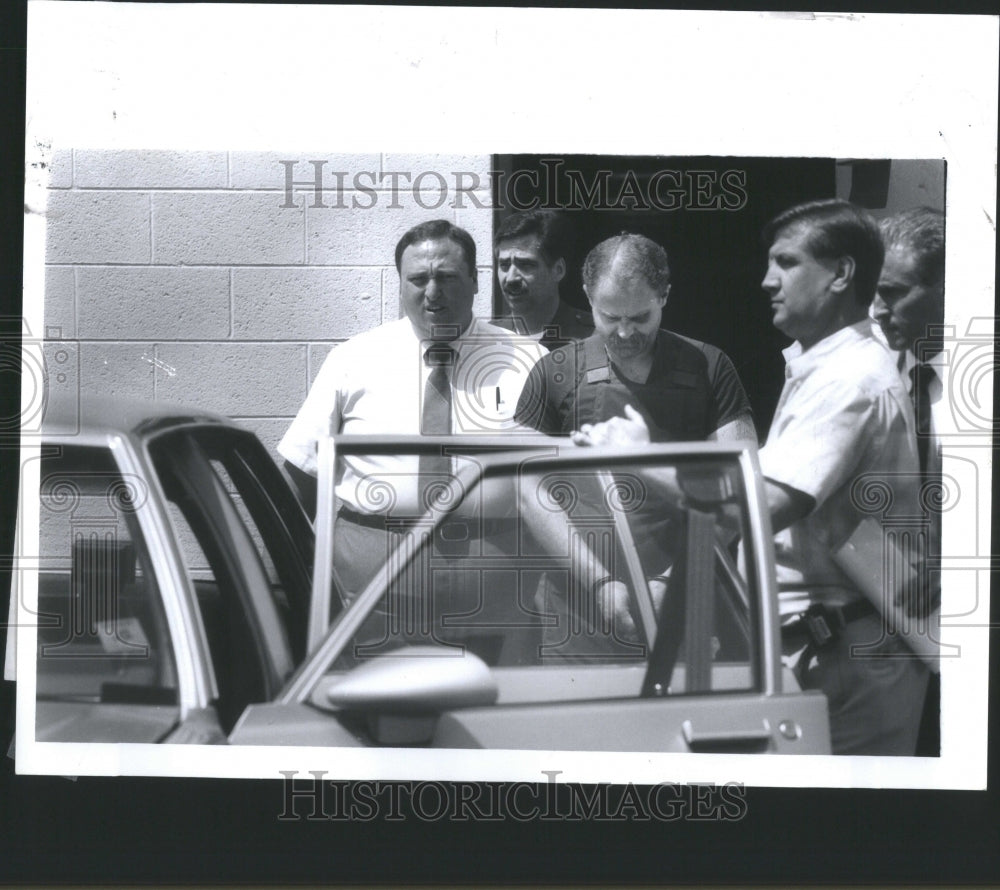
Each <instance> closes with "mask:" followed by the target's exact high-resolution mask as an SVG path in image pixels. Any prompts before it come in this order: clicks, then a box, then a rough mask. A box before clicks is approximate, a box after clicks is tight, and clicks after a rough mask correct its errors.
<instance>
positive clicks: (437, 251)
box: [399, 238, 479, 340]
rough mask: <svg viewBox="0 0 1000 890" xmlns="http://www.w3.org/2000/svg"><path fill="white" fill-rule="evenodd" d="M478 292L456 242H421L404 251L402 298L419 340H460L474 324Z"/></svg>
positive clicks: (473, 276)
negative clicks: (473, 304) (473, 308)
mask: <svg viewBox="0 0 1000 890" xmlns="http://www.w3.org/2000/svg"><path fill="white" fill-rule="evenodd" d="M478 290H479V286H478V284H477V283H476V276H475V274H474V273H473V272H470V270H469V267H468V265H467V264H466V261H465V254H464V253H463V252H462V248H461V247H460V246H459V245H458V244H456V243H455V242H454V241H452V240H450V239H448V238H441V239H438V240H434V241H420V242H417V243H416V244H411V245H410V246H409V247H407V248H406V250H404V251H403V256H402V258H401V261H400V266H399V298H400V301H401V302H402V304H403V311H404V312H405V313H406V317H407V318H408V319H409V320H410V324H412V325H413V329H414V330H415V331H416V333H417V335H418V336H419V337H421V338H434V339H437V340H452V339H454V338H455V337H457V336H458V334H460V333H462V332H463V331H464V330H465V329H466V328H467V327H468V326H469V324H470V323H471V322H472V302H473V299H474V298H475V295H476V292H477V291H478Z"/></svg>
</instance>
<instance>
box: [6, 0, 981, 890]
mask: <svg viewBox="0 0 1000 890" xmlns="http://www.w3.org/2000/svg"><path fill="white" fill-rule="evenodd" d="M727 6H729V7H730V8H740V7H733V6H732V5H731V4H727ZM841 6H842V4H838V3H836V2H832V3H831V2H827V3H824V4H823V8H824V9H825V10H828V11H837V10H838V9H839V8H840V7H841ZM742 8H745V9H755V8H758V5H757V4H747V5H746V6H744V7H742ZM938 9H939V6H938V4H936V3H922V4H914V3H908V4H905V5H903V4H881V5H880V10H881V11H887V12H890V11H891V12H895V11H931V12H934V11H937V10H938ZM849 10H850V7H848V6H844V7H843V11H849ZM949 11H950V12H961V11H969V12H979V13H993V14H996V12H997V8H996V6H995V5H994V4H982V3H979V4H972V3H958V4H951V8H950V9H949ZM0 28H2V31H0V36H2V44H0V45H2V46H3V49H2V55H0V77H2V83H3V85H4V89H3V91H2V94H3V105H2V108H3V112H2V113H3V119H2V122H0V132H2V134H3V137H2V138H3V145H4V153H3V164H4V171H3V176H0V199H2V202H3V205H2V210H3V214H4V222H5V225H4V227H3V230H2V231H3V236H2V238H0V294H2V300H3V303H2V305H0V315H3V316H5V320H4V327H3V329H2V330H0V334H3V335H4V336H5V337H7V338H8V339H7V342H8V343H9V336H10V334H11V333H12V330H11V327H12V324H11V322H9V321H8V320H7V319H9V318H10V317H14V318H15V320H16V317H17V316H18V315H19V314H20V287H21V281H20V278H21V272H20V269H21V249H22V244H21V205H22V196H23V192H22V182H23V160H24V158H23V139H22V134H23V131H24V129H23V128H24V104H23V97H24V45H25V43H24V35H25V12H24V5H23V4H21V3H5V4H3V5H2V6H0ZM890 49H891V51H898V50H899V48H895V49H892V48H890ZM178 50H179V60H180V59H181V58H182V51H181V48H178ZM179 63H182V61H179ZM995 218H996V217H995V216H994V219H995ZM13 327H14V328H18V327H19V325H14V326H13ZM15 336H16V334H15ZM5 348H6V347H5ZM13 376H14V375H13V373H12V372H11V371H10V370H9V368H8V366H7V365H6V363H5V364H4V366H3V368H2V370H0V398H2V399H3V403H2V405H0V411H2V413H0V418H2V419H4V420H7V419H9V418H11V417H16V416H17V413H18V408H17V397H18V389H17V385H16V381H15V380H13ZM0 444H2V445H3V450H2V451H0V456H2V461H0V467H2V470H3V477H2V484H3V487H2V492H0V494H2V497H0V553H2V554H4V555H6V554H9V553H10V552H11V548H12V540H13V515H14V504H15V500H14V498H15V486H16V480H17V460H16V458H14V457H13V453H12V452H11V451H10V448H9V446H10V445H11V442H10V441H9V437H8V439H7V440H5V441H0ZM992 552H994V553H997V552H1000V548H998V547H997V545H996V540H995V539H994V546H993V551H992ZM0 572H2V574H0V590H3V591H4V600H5V598H6V591H7V590H8V581H9V564H3V565H0ZM998 601H1000V587H998V586H997V585H994V616H995V615H996V611H997V602H998ZM0 606H3V612H2V613H0V614H3V615H6V606H5V603H0ZM996 621H997V618H996V617H994V623H995V622H996ZM993 662H994V671H991V673H992V674H993V677H992V679H993V680H994V684H993V685H994V688H995V686H996V683H995V681H996V675H995V659H993ZM13 700H14V696H13V689H12V688H11V685H10V684H6V683H4V684H3V686H2V697H0V708H2V711H0V718H2V720H0V745H2V748H3V751H6V748H7V745H8V742H9V739H10V736H11V733H12V730H13ZM995 702H996V696H995V695H994V696H993V698H992V701H991V706H990V723H991V724H992V725H993V726H994V727H995V726H996V725H997V722H996V717H997V715H996V713H995ZM996 747H997V746H996V740H995V739H991V743H990V766H991V777H992V778H993V779H994V781H995V778H996V773H995V770H994V769H993V767H995V765H996V759H995V758H996ZM665 778H666V779H668V778H669V777H665ZM817 781H822V776H817ZM747 805H748V810H747V813H746V816H745V817H744V818H743V819H742V820H741V821H739V822H735V823H717V822H714V823H713V822H700V823H699V822H690V821H688V822H675V823H666V824H665V823H662V822H657V821H655V820H653V821H651V822H635V821H633V822H624V823H622V822H597V821H589V822H563V823H555V822H538V821H533V822H532V821H529V822H524V823H518V822H516V821H513V820H507V821H505V822H503V823H449V822H444V821H442V822H434V823H429V824H428V823H424V822H422V821H420V820H419V819H417V818H408V819H405V820H403V821H401V822H385V821H373V822H367V823H364V822H353V823H352V822H280V821H279V820H278V818H277V817H278V815H279V813H280V812H281V811H282V807H283V791H282V785H281V783H280V782H279V781H273V782H272V781H260V780H258V781H235V780H226V781H223V780H192V779H149V778H141V779H132V778H117V779H93V778H80V779H79V780H77V781H70V780H68V779H63V778H55V777H32V776H15V775H14V771H13V761H12V760H10V759H9V758H6V757H3V758H2V762H0V883H29V882H30V883H32V884H39V883H45V884H51V883H59V882H73V883H88V882H93V883H99V884H102V885H107V884H113V883H130V884H134V883H142V882H156V883H163V882H170V883H190V882H197V883H234V882H239V883H256V884H271V883H279V884H293V883H324V884H326V883H360V882H391V883H434V884H442V883H456V882H462V883H525V884H541V883H567V882H572V883H576V884H581V883H587V884H592V883H598V884H623V883H636V882H641V883H656V884H662V883H670V884H678V883H699V884H702V883H715V884H719V883H737V884H740V885H746V884H750V883H787V884H802V883H837V884H846V883H857V882H864V883H892V884H901V885H911V886H912V885H916V884H924V883H930V884H957V883H991V884H992V883H994V882H996V881H997V879H998V878H1000V868H998V864H1000V807H998V797H997V794H996V793H995V791H993V792H982V793H980V792H908V791H875V790H873V791H853V790H822V789H821V790H812V791H806V790H785V789H750V790H749V791H748V792H747Z"/></svg>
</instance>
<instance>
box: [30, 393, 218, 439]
mask: <svg viewBox="0 0 1000 890" xmlns="http://www.w3.org/2000/svg"><path fill="white" fill-rule="evenodd" d="M190 423H207V424H229V425H231V424H232V421H231V420H229V419H228V418H226V417H225V416H223V415H221V414H217V413H215V412H213V411H206V410H205V409H203V408H198V407H194V406H191V405H177V404H171V403H168V402H155V401H143V400H139V399H117V398H112V397H110V396H81V397H80V398H79V401H75V400H74V401H72V402H71V401H70V400H66V399H60V400H57V401H53V402H51V403H48V404H46V407H45V417H44V420H43V421H42V430H43V432H44V433H45V434H46V435H50V436H70V435H80V434H81V433H82V434H89V435H98V436H104V435H114V434H123V433H124V434H137V433H142V432H147V431H149V430H150V429H153V428H155V429H162V428H164V427H169V426H173V425H175V424H176V425H182V424H190Z"/></svg>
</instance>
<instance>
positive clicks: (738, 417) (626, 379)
mask: <svg viewBox="0 0 1000 890" xmlns="http://www.w3.org/2000/svg"><path fill="white" fill-rule="evenodd" d="M583 289H584V292H585V293H586V295H587V299H588V300H589V301H590V306H591V309H592V311H593V315H594V324H595V326H596V332H595V333H594V334H593V336H591V337H588V338H587V339H586V340H583V341H580V342H577V343H574V344H570V345H568V346H564V347H562V348H560V349H558V350H556V351H554V352H552V353H550V354H549V355H547V356H545V357H544V358H543V359H542V361H540V362H539V363H538V364H537V365H536V366H535V367H534V368H533V369H532V371H531V374H530V375H529V376H528V382H527V383H526V384H525V387H524V391H523V392H522V393H521V399H520V401H519V403H518V406H517V411H516V413H515V418H516V419H517V420H518V421H520V422H521V423H523V424H525V425H526V426H530V427H533V428H534V429H537V430H539V431H540V432H543V433H548V434H550V435H569V434H571V433H573V432H579V431H581V430H582V431H583V433H584V435H583V437H578V438H579V439H581V443H582V440H584V439H585V438H586V431H587V430H588V429H589V428H590V427H591V426H592V425H594V424H600V423H603V422H604V421H609V420H611V419H612V418H622V417H626V416H627V412H626V407H627V406H629V408H630V411H631V410H634V411H636V412H637V413H638V415H641V417H642V419H643V420H644V421H645V423H646V426H647V427H648V428H649V431H650V436H651V438H652V440H653V441H654V442H671V441H683V440H691V439H754V440H756V438H757V434H756V431H755V429H754V425H753V417H752V415H751V411H750V403H749V401H748V400H747V397H746V393H745V392H744V390H743V386H742V384H741V383H740V380H739V377H738V376H737V374H736V369H735V368H734V367H733V364H732V362H731V361H730V360H729V358H728V357H727V356H726V355H725V354H724V353H723V352H722V351H721V350H719V349H716V348H715V347H714V346H710V345H708V344H707V343H701V342H699V341H697V340H691V339H689V338H687V337H682V336H680V335H678V334H674V333H672V332H670V331H666V330H662V329H661V328H660V321H661V319H662V317H663V307H664V306H665V305H666V302H667V296H668V295H669V293H670V267H669V264H668V260H667V253H666V251H665V250H664V249H663V248H662V247H660V246H659V245H658V244H656V243H655V242H653V241H651V240H650V239H649V238H646V237H644V236H643V235H634V234H627V233H623V234H621V235H616V236H614V237H612V238H608V239H607V240H606V241H602V242H601V243H600V244H598V245H597V246H596V247H595V248H594V249H593V250H591V251H590V253H589V254H588V255H587V259H586V260H585V262H584V266H583Z"/></svg>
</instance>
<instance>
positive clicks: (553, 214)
mask: <svg viewBox="0 0 1000 890" xmlns="http://www.w3.org/2000/svg"><path fill="white" fill-rule="evenodd" d="M567 242H568V234H567V227H566V221H565V218H564V217H563V216H562V215H561V214H560V213H558V212H557V211H554V210H528V211H526V212H524V213H514V214H512V215H510V216H508V217H507V218H506V219H505V220H504V221H503V222H502V223H500V226H499V227H498V228H497V232H496V235H495V236H494V238H493V257H494V260H495V262H496V270H497V280H498V281H499V283H500V290H501V292H502V293H503V297H504V302H505V303H506V305H507V314H506V315H504V316H503V317H501V318H498V319H497V320H496V322H495V323H496V324H497V325H498V326H500V327H503V328H506V329H507V330H511V331H515V332H516V333H518V334H524V335H526V336H529V337H531V338H533V339H535V340H538V341H539V343H541V344H542V346H544V347H545V348H546V349H549V350H552V349H556V348H557V347H559V346H564V345H566V344H567V343H569V342H570V341H572V340H582V339H584V338H585V337H589V336H590V335H591V334H592V333H594V322H593V320H592V319H591V317H590V313H588V312H584V311H581V310H579V309H576V308H575V307H573V306H571V305H570V304H569V303H567V302H566V301H564V300H563V299H562V298H561V297H560V296H559V284H560V282H561V281H562V280H563V278H564V277H565V275H566V254H567V252H568V243H567Z"/></svg>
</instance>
